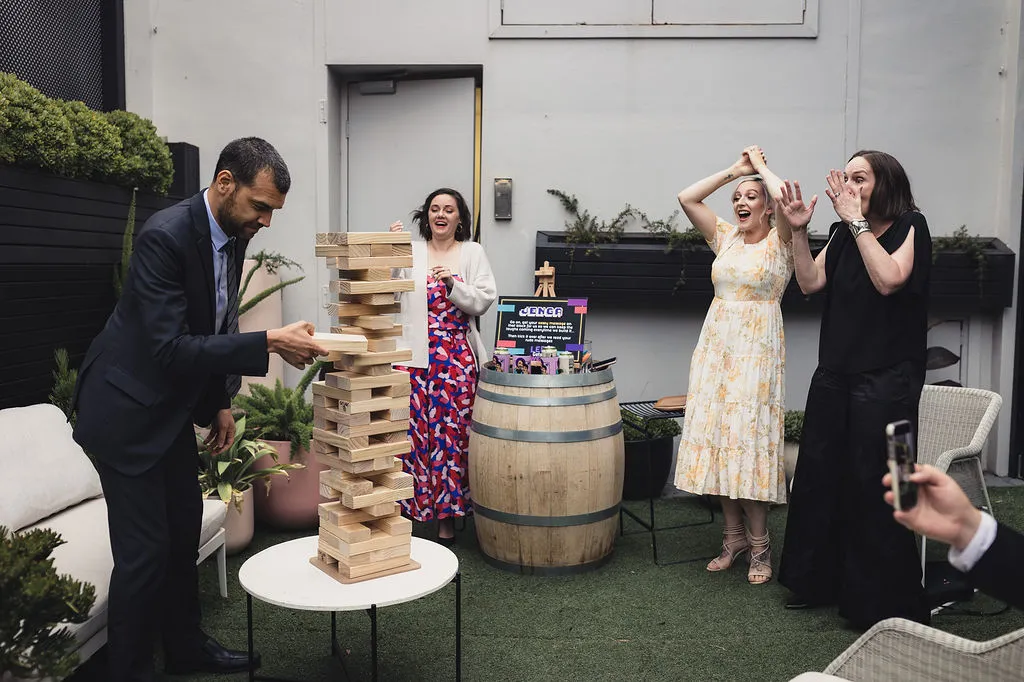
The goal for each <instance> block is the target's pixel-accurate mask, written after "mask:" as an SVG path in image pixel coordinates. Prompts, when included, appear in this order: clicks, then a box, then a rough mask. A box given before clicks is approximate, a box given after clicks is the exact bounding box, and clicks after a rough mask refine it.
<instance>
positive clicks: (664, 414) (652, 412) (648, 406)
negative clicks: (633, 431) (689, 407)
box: [619, 400, 686, 419]
mask: <svg viewBox="0 0 1024 682" xmlns="http://www.w3.org/2000/svg"><path fill="white" fill-rule="evenodd" d="M656 402H657V401H656V400H638V401H636V402H632V403H619V407H620V408H622V409H624V410H626V411H627V412H632V413H633V414H635V415H636V416H638V417H642V418H644V419H679V418H680V417H685V416H686V410H685V409H683V410H659V409H657V408H655V407H654V404H655V403H656Z"/></svg>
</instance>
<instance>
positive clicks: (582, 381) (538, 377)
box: [480, 367, 614, 388]
mask: <svg viewBox="0 0 1024 682" xmlns="http://www.w3.org/2000/svg"><path fill="white" fill-rule="evenodd" d="M480 381H482V382H486V383H489V384H495V385H496V386H519V387H521V388H577V387H580V386H597V385H598V384H610V383H612V381H614V379H613V378H612V370H611V368H608V369H602V370H601V371H599V372H587V373H585V374H509V373H508V372H498V371H496V370H493V369H489V368H487V367H481V368H480Z"/></svg>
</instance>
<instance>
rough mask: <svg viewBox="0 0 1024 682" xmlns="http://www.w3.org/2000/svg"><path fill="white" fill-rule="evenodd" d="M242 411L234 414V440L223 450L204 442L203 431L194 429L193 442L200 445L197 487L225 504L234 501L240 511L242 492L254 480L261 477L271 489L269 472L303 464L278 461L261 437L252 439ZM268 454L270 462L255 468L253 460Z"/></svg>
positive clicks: (285, 472)
mask: <svg viewBox="0 0 1024 682" xmlns="http://www.w3.org/2000/svg"><path fill="white" fill-rule="evenodd" d="M245 419H246V418H245V415H241V416H239V417H236V418H235V440H234V442H233V443H232V444H231V447H229V448H228V449H227V450H226V451H224V452H222V453H220V454H219V455H214V454H212V453H211V452H210V449H209V448H208V447H206V446H205V445H203V437H202V434H200V433H196V444H197V446H198V448H199V462H200V463H199V487H200V489H201V490H202V492H203V496H210V495H212V494H214V493H216V494H217V496H218V497H219V498H220V499H221V501H223V502H224V503H225V504H228V503H231V504H234V505H235V509H236V510H238V511H239V512H241V511H242V502H243V500H244V499H245V498H244V493H245V491H246V490H248V489H249V488H251V487H252V484H253V481H257V480H263V481H265V482H266V484H267V491H268V492H269V490H270V484H271V480H270V479H271V477H272V476H287V475H288V472H289V471H290V470H293V469H302V468H303V466H304V465H302V464H297V463H290V464H279V463H278V459H277V450H275V449H274V448H272V447H270V446H269V445H267V444H266V443H265V442H263V441H262V440H257V439H254V438H252V437H251V436H250V432H249V431H247V430H246V423H245ZM264 455H270V457H271V459H273V461H274V464H273V466H269V467H267V468H265V469H254V468H253V466H254V465H255V464H256V460H258V459H259V458H260V457H263V456H264Z"/></svg>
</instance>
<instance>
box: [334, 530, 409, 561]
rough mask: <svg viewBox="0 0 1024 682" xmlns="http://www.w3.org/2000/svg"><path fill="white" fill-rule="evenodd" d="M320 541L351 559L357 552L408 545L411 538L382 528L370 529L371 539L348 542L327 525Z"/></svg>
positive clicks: (340, 555)
mask: <svg viewBox="0 0 1024 682" xmlns="http://www.w3.org/2000/svg"><path fill="white" fill-rule="evenodd" d="M320 542H322V543H326V544H327V545H328V546H330V548H331V549H334V550H336V551H337V552H338V554H337V555H335V556H337V557H339V558H342V559H350V558H351V557H353V556H355V555H357V554H366V553H367V552H375V551H377V550H381V549H388V548H389V547H398V546H401V545H408V544H409V538H407V537H405V536H403V535H389V534H387V533H385V532H384V531H382V530H376V529H373V530H371V531H370V539H369V540H362V541H360V542H346V541H344V540H342V539H341V538H339V537H338V536H337V535H334V534H333V533H331V532H330V529H329V528H328V527H325V526H321V528H320Z"/></svg>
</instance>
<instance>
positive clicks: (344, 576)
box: [309, 552, 420, 585]
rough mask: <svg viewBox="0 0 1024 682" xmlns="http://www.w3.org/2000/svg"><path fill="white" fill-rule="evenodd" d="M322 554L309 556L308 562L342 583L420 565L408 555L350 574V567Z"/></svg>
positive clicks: (412, 569)
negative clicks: (355, 574) (389, 563)
mask: <svg viewBox="0 0 1024 682" xmlns="http://www.w3.org/2000/svg"><path fill="white" fill-rule="evenodd" d="M322 554H323V552H320V553H319V554H318V556H317V557H313V558H311V559H310V560H309V563H311V564H313V565H314V566H316V567H317V568H318V569H320V570H321V571H323V572H324V573H326V574H327V575H329V576H330V577H332V578H334V579H335V580H337V581H338V582H339V583H342V584H343V585H353V584H355V583H360V582H363V581H364V580H373V579H375V578H383V577H384V576H387V575H395V574H397V573H405V572H406V571H415V570H416V569H418V568H419V567H420V564H419V562H417V561H416V560H414V559H412V558H410V557H400V559H401V560H402V561H401V562H399V563H394V564H393V565H389V566H388V567H387V568H381V565H382V564H381V563H376V564H370V565H369V569H370V570H369V571H368V572H365V573H363V572H360V574H359V575H357V576H351V575H349V573H350V572H351V570H352V569H351V568H350V567H344V566H342V564H341V563H339V562H338V561H337V560H335V559H333V558H331V557H328V559H326V560H322V559H320V558H319V556H320V555H322ZM392 561H397V560H392ZM363 570H366V567H363Z"/></svg>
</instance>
